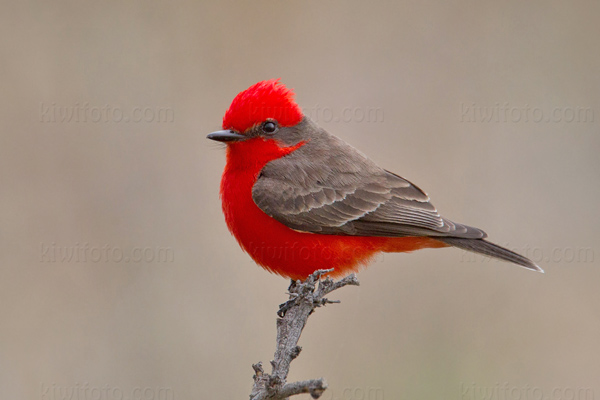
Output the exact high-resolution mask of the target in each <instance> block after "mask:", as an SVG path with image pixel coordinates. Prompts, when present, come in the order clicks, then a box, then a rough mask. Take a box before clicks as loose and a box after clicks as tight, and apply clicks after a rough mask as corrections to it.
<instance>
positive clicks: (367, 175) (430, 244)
mask: <svg viewBox="0 0 600 400" xmlns="http://www.w3.org/2000/svg"><path fill="white" fill-rule="evenodd" d="M293 95H294V94H293V92H292V91H291V90H289V89H287V88H286V87H285V86H284V85H282V84H280V83H279V81H278V80H269V81H263V82H259V83H257V84H255V85H252V86H250V87H249V88H248V89H246V90H244V91H243V92H241V93H239V94H238V95H237V96H236V97H235V98H234V99H233V102H232V103H231V106H230V107H229V109H228V110H227V112H226V113H225V116H224V117H223V129H224V130H222V131H218V132H213V133H211V134H210V135H208V138H209V139H212V140H217V141H219V142H225V143H226V144H227V163H226V165H225V171H224V172H223V176H222V179H221V200H222V205H223V213H224V214H225V220H226V222H227V226H228V227H229V230H230V231H231V233H232V234H233V235H234V236H235V238H236V239H237V240H238V242H239V243H240V245H241V247H242V249H244V250H245V251H246V252H248V254H250V256H251V257H252V258H253V259H254V261H256V262H257V263H258V264H259V265H261V266H263V267H264V268H266V269H267V270H269V271H271V272H275V273H277V274H279V275H282V276H285V277H289V278H292V279H304V278H306V277H307V276H308V275H310V274H311V273H313V272H314V271H316V270H318V269H331V268H333V269H334V271H333V272H332V273H331V275H332V276H341V275H346V274H348V273H350V272H353V271H357V270H358V269H359V267H360V266H363V265H366V264H367V263H368V262H369V260H370V259H372V258H373V256H374V255H375V254H377V253H379V252H406V251H412V250H418V249H424V248H435V247H447V246H454V247H458V248H461V249H464V250H469V251H472V252H476V253H481V254H485V255H487V256H491V257H495V258H499V259H501V260H506V261H509V262H512V263H515V264H518V265H520V266H523V267H525V268H529V269H532V270H535V271H540V272H543V271H542V269H541V268H539V267H538V266H537V265H535V264H534V263H533V262H532V261H530V260H528V259H527V258H525V257H523V256H521V255H519V254H516V253H514V252H512V251H510V250H508V249H505V248H503V247H500V246H498V245H496V244H493V243H490V242H488V241H486V240H485V239H484V238H485V237H487V235H486V233H485V232H483V231H482V230H481V229H477V228H473V227H470V226H466V225H462V224H457V223H455V222H452V221H450V220H448V219H446V218H443V217H441V216H440V214H438V212H437V210H436V209H435V207H434V206H433V205H432V204H431V203H430V202H429V197H428V196H427V195H426V194H425V193H424V192H423V191H422V190H421V189H419V188H418V187H417V186H415V185H413V184H412V183H410V182H409V181H407V180H406V179H404V178H402V177H400V176H398V175H396V174H394V173H392V172H389V171H386V170H385V169H382V168H380V167H378V166H377V165H376V164H375V163H374V162H373V161H371V160H369V159H368V158H367V157H365V156H364V155H363V154H362V153H360V152H359V151H358V150H356V149H355V148H353V147H352V146H350V145H349V144H347V143H345V142H343V141H342V140H341V139H339V138H337V137H335V136H333V135H331V134H329V133H328V132H326V131H325V130H324V129H322V128H320V127H319V126H317V125H316V124H315V123H314V122H313V121H311V120H310V119H309V118H308V117H306V116H304V115H303V114H302V111H301V110H300V107H298V105H297V104H296V103H295V102H294V99H293Z"/></svg>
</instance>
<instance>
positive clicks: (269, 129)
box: [262, 121, 277, 133]
mask: <svg viewBox="0 0 600 400" xmlns="http://www.w3.org/2000/svg"><path fill="white" fill-rule="evenodd" d="M262 130H263V132H264V133H273V132H275V131H276V130H277V124H276V123H275V122H273V121H266V122H264V123H263V124H262Z"/></svg>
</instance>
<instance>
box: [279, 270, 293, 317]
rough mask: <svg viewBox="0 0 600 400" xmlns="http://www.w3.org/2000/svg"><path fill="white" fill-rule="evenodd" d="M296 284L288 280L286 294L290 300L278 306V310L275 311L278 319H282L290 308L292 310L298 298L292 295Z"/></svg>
mask: <svg viewBox="0 0 600 400" xmlns="http://www.w3.org/2000/svg"><path fill="white" fill-rule="evenodd" d="M296 286H297V283H296V281H295V280H293V279H291V280H290V286H289V287H288V294H289V295H290V299H289V300H288V301H286V302H285V303H283V304H280V305H279V310H277V315H278V316H279V318H283V317H284V316H285V313H286V312H288V310H289V309H290V308H292V307H293V306H294V305H295V304H296V299H297V298H298V294H297V293H294V289H295V288H296Z"/></svg>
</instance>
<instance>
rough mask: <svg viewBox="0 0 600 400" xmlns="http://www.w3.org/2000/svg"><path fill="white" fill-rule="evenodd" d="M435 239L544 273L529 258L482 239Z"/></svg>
mask: <svg viewBox="0 0 600 400" xmlns="http://www.w3.org/2000/svg"><path fill="white" fill-rule="evenodd" d="M436 240H439V241H440V242H444V243H446V244H449V245H450V246H454V247H458V248H459V249H463V250H468V251H472V252H474V253H479V254H484V255H486V256H489V257H494V258H498V259H500V260H504V261H508V262H511V263H513V264H517V265H520V266H522V267H525V268H527V269H531V270H534V271H538V272H541V273H544V270H543V269H541V268H540V267H538V266H537V265H535V264H534V263H533V261H531V260H530V259H528V258H526V257H523V256H522V255H520V254H517V253H515V252H513V251H510V250H508V249H505V248H504V247H500V246H498V245H497V244H494V243H490V242H487V241H485V240H484V239H461V238H454V237H440V238H436Z"/></svg>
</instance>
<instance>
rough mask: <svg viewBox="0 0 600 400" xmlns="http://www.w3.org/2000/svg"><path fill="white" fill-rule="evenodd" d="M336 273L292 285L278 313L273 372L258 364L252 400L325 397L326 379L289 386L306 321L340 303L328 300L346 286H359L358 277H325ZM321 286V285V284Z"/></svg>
mask: <svg viewBox="0 0 600 400" xmlns="http://www.w3.org/2000/svg"><path fill="white" fill-rule="evenodd" d="M331 271H333V269H328V270H318V271H315V272H314V273H313V274H312V275H310V276H309V277H308V278H307V279H306V280H304V281H292V283H291V284H290V287H289V289H288V292H289V295H290V300H288V301H287V302H286V303H284V304H281V305H280V308H279V311H278V312H277V315H278V318H277V349H276V350H275V357H274V359H273V361H271V367H272V371H271V373H270V374H267V373H265V371H264V370H263V367H262V363H260V362H259V363H258V364H254V365H253V366H252V368H254V377H253V378H254V385H253V387H252V392H251V393H250V400H267V399H268V400H284V399H287V398H288V397H290V396H293V395H296V394H300V393H310V395H311V396H312V398H313V399H318V398H319V397H321V395H322V394H323V392H324V391H325V389H327V383H326V382H325V379H323V378H319V379H312V380H308V381H299V382H294V383H286V379H287V376H288V373H289V371H290V364H291V362H292V360H293V359H295V358H296V357H298V355H299V354H300V351H301V350H302V348H301V347H300V346H298V340H300V335H301V334H302V330H303V329H304V326H305V325H306V321H307V320H308V317H309V316H310V314H312V312H313V311H314V310H315V309H316V308H317V307H321V306H324V305H326V304H331V303H339V301H332V300H328V299H327V298H326V297H325V296H326V295H327V294H329V293H331V292H333V291H334V290H337V289H339V288H341V287H344V286H346V285H355V286H358V284H359V283H358V279H356V276H355V275H354V274H352V275H349V276H347V277H345V278H343V279H341V280H339V281H334V280H332V279H331V278H325V279H321V277H322V276H323V275H325V274H327V273H329V272H331ZM317 283H318V284H317Z"/></svg>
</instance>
